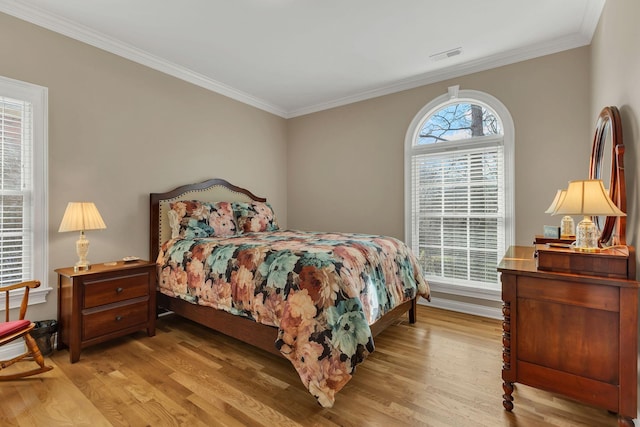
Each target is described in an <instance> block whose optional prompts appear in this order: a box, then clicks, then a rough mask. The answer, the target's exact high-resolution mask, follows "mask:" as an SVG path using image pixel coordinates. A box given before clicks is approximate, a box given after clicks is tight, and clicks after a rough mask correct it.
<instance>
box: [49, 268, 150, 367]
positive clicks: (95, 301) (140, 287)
mask: <svg viewBox="0 0 640 427" xmlns="http://www.w3.org/2000/svg"><path fill="white" fill-rule="evenodd" d="M110 264H112V265H109V264H93V265H92V266H91V269H90V270H88V271H79V272H75V271H74V269H73V267H68V268H59V269H57V270H55V271H56V273H58V325H59V326H58V331H59V332H58V346H57V348H58V350H60V349H61V348H63V347H65V346H66V347H69V359H70V361H71V363H75V362H77V361H78V360H79V359H80V351H81V350H82V349H83V348H86V347H88V346H90V345H93V344H97V343H100V342H104V341H107V340H110V339H113V338H116V337H120V336H123V335H126V334H130V333H132V332H135V331H138V330H140V329H146V330H147V335H149V336H153V335H155V330H156V270H155V268H156V266H155V263H153V262H149V261H135V262H123V261H118V262H114V263H110Z"/></svg>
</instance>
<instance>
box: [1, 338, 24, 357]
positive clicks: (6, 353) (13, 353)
mask: <svg viewBox="0 0 640 427" xmlns="http://www.w3.org/2000/svg"><path fill="white" fill-rule="evenodd" d="M25 351H26V347H25V345H24V340H22V339H21V340H18V341H15V342H12V343H9V344H7V345H4V346H2V348H0V360H9V359H13V358H14V357H17V356H20V355H21V354H22V353H24V352H25Z"/></svg>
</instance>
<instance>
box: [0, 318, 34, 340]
mask: <svg viewBox="0 0 640 427" xmlns="http://www.w3.org/2000/svg"><path fill="white" fill-rule="evenodd" d="M30 324H31V321H29V320H13V321H11V322H4V323H0V338H4V337H6V336H7V335H11V334H15V333H16V332H20V331H21V330H23V329H26V328H28V327H29V325H30Z"/></svg>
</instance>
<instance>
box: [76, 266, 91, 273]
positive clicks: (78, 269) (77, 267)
mask: <svg viewBox="0 0 640 427" xmlns="http://www.w3.org/2000/svg"><path fill="white" fill-rule="evenodd" d="M90 269H91V266H90V265H89V264H76V265H74V266H73V271H74V272H75V273H77V272H78V271H88V270H90Z"/></svg>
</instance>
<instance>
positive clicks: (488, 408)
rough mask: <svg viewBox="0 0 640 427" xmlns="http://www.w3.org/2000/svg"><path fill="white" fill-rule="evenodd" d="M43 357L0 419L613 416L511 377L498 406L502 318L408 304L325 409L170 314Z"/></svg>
mask: <svg viewBox="0 0 640 427" xmlns="http://www.w3.org/2000/svg"><path fill="white" fill-rule="evenodd" d="M157 323H158V324H157V329H156V336H155V337H148V336H147V335H146V334H145V333H144V332H139V333H135V334H131V335H129V336H127V337H122V338H118V339H115V340H113V341H109V342H106V343H103V344H99V345H96V346H93V347H89V348H87V349H85V350H83V352H82V355H81V358H80V361H79V362H78V363H74V364H71V363H69V353H68V352H67V351H56V352H54V354H53V355H51V356H49V357H47V363H50V364H51V365H52V366H54V369H53V370H52V371H49V372H47V373H45V374H42V375H40V376H38V377H32V378H29V379H24V380H17V381H11V382H5V383H2V384H0V399H1V402H2V404H1V405H0V425H2V426H5V425H6V426H16V427H23V426H27V427H31V426H63V425H69V426H76V425H80V426H91V427H101V426H147V425H149V426H182V425H184V426H229V427H239V426H255V427H262V426H274V425H278V426H323V427H324V426H326V427H336V426H345V427H348V426H354V427H356V426H358V427H359V426H363V425H375V426H379V425H382V426H396V425H406V426H429V427H448V426H460V425H463V426H467V425H473V426H487V427H495V426H517V427H533V426H535V427H537V426H541V425H548V426H585V427H592V426H615V425H616V416H615V415H612V414H609V413H608V412H606V411H603V410H600V409H597V408H593V407H589V406H587V405H583V404H580V403H577V402H574V401H571V400H568V399H565V398H563V397H561V396H558V395H554V394H552V393H547V392H544V391H542V390H538V389H534V388H531V387H527V386H523V385H517V387H516V391H515V392H514V397H515V401H514V404H515V408H514V411H513V413H508V412H506V411H504V409H503V407H502V380H501V376H500V374H501V366H502V341H501V339H502V326H501V322H499V321H496V320H492V319H484V318H479V317H474V316H469V315H464V314H459V313H452V312H447V311H443V310H438V309H434V308H431V307H425V306H419V307H418V322H417V323H416V324H414V325H411V324H409V323H408V321H407V319H403V320H400V321H397V322H396V323H395V324H393V325H391V326H390V327H389V328H388V329H387V330H385V331H384V332H382V333H381V334H380V335H378V337H377V338H376V351H375V352H374V353H373V354H371V355H370V356H369V357H368V358H367V360H366V361H365V362H364V363H363V364H362V365H360V366H359V367H358V368H357V370H356V372H355V375H354V377H353V379H352V380H351V381H350V382H349V383H347V385H346V386H345V388H344V389H343V390H342V391H341V392H340V393H338V395H337V399H336V403H335V405H334V407H333V408H322V407H320V406H319V405H318V404H317V403H316V401H315V399H314V398H313V397H312V396H311V395H310V394H309V393H308V392H307V391H306V390H305V388H304V387H303V386H302V383H301V381H300V378H299V377H298V376H297V373H296V372H295V370H294V369H293V367H292V366H291V364H290V363H289V362H288V361H287V360H286V359H284V358H280V357H278V356H276V355H273V354H270V353H268V352H266V351H263V350H259V349H256V348H254V347H251V346H249V345H246V344H244V343H241V342H239V341H237V340H234V339H232V338H229V337H226V336H224V335H221V334H219V333H216V332H213V331H210V330H208V329H206V328H204V327H202V326H199V325H197V324H194V323H193V322H190V321H188V320H184V319H181V318H179V317H177V316H173V315H169V316H163V317H161V318H160V319H158V322H157Z"/></svg>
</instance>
